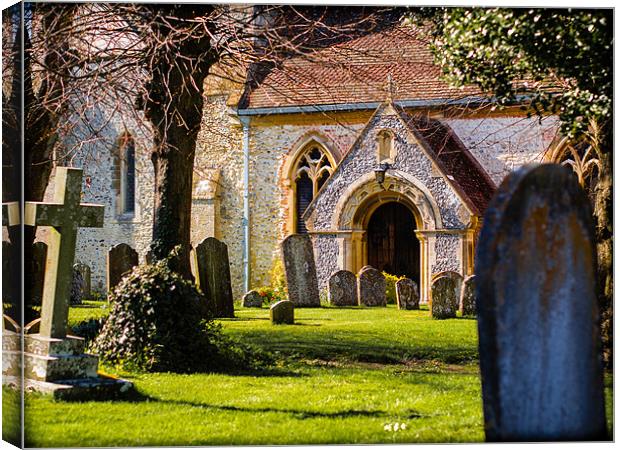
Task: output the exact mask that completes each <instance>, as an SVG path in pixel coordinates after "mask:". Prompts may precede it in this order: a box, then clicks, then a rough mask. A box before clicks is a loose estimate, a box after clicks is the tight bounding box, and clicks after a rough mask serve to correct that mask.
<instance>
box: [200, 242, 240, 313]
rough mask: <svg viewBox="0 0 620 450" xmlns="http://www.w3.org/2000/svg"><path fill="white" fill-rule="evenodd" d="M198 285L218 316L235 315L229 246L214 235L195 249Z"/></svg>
mask: <svg viewBox="0 0 620 450" xmlns="http://www.w3.org/2000/svg"><path fill="white" fill-rule="evenodd" d="M194 258H195V267H196V272H197V273H196V274H195V275H196V285H197V286H198V287H199V288H200V289H201V290H202V292H203V293H204V294H205V296H206V297H207V303H208V304H209V306H210V307H211V308H212V310H213V311H214V313H215V316H216V317H235V308H234V304H233V296H232V288H231V286H230V265H229V263H228V247H227V246H226V244H224V243H223V242H221V241H218V240H217V239H215V238H214V237H208V238H206V239H205V240H203V241H202V242H201V243H200V244H198V245H197V246H196V248H195V249H194Z"/></svg>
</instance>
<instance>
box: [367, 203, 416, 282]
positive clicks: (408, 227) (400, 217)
mask: <svg viewBox="0 0 620 450" xmlns="http://www.w3.org/2000/svg"><path fill="white" fill-rule="evenodd" d="M416 228H417V226H416V219H415V216H414V214H413V213H412V212H411V210H410V209H409V208H408V207H407V206H405V205H404V204H402V203H399V202H396V201H392V202H388V203H384V204H382V205H381V206H379V207H378V208H377V209H375V210H374V212H372V214H371V215H370V219H369V220H368V226H367V231H366V240H367V252H368V256H367V261H368V264H369V265H371V266H373V267H375V268H377V269H379V270H380V271H384V272H387V273H389V274H392V275H397V276H405V277H407V278H410V279H412V280H413V281H415V282H416V283H418V285H419V283H420V241H419V240H418V238H417V236H416V234H415V230H416Z"/></svg>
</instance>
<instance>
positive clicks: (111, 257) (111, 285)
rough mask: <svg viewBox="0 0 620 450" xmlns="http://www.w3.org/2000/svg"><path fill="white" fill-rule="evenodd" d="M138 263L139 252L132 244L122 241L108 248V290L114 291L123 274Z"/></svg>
mask: <svg viewBox="0 0 620 450" xmlns="http://www.w3.org/2000/svg"><path fill="white" fill-rule="evenodd" d="M137 265H138V252H137V251H135V250H134V249H133V248H131V246H130V245H128V244H125V243H121V244H117V245H115V246H114V247H111V248H110V250H108V260H107V266H108V274H107V275H108V276H107V283H108V292H112V291H113V290H114V289H115V288H116V286H118V283H120V282H121V280H122V278H123V276H124V275H125V274H126V273H128V272H131V269H133V268H134V267H135V266H137Z"/></svg>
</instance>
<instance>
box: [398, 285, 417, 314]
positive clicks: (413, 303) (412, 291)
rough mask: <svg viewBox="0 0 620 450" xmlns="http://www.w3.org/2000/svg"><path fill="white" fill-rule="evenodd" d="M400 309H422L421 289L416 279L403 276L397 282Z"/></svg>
mask: <svg viewBox="0 0 620 450" xmlns="http://www.w3.org/2000/svg"><path fill="white" fill-rule="evenodd" d="M396 304H397V305H398V309H420V290H419V289H418V285H417V283H416V282H415V281H413V280H410V279H409V278H403V279H402V280H398V281H397V282H396Z"/></svg>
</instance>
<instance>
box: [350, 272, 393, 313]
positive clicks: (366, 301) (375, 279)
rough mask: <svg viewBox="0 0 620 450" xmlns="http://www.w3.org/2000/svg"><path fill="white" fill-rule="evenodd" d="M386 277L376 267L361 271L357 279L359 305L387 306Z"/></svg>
mask: <svg viewBox="0 0 620 450" xmlns="http://www.w3.org/2000/svg"><path fill="white" fill-rule="evenodd" d="M385 286H386V283H385V277H384V276H383V274H382V273H381V272H379V271H378V270H377V269H375V268H374V267H370V266H368V267H365V268H363V269H362V270H360V273H359V275H358V279H357V296H358V298H359V304H360V305H364V306H385V305H387V299H386V297H385Z"/></svg>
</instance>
